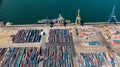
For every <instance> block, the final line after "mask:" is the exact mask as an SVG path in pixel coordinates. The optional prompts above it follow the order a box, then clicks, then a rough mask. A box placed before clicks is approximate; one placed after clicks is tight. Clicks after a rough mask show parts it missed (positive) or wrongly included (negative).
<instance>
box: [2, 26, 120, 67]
mask: <svg viewBox="0 0 120 67" xmlns="http://www.w3.org/2000/svg"><path fill="white" fill-rule="evenodd" d="M111 31H116V32H113V33H112V32H111ZM119 31H120V30H119V24H118V25H117V26H115V25H110V26H109V25H107V24H105V25H101V24H96V25H94V24H88V25H87V24H86V25H85V26H83V27H82V26H75V25H74V24H71V25H67V26H66V27H64V26H54V27H52V28H51V27H48V26H45V25H44V26H43V27H42V26H40V25H35V26H34V25H28V26H22V25H19V26H14V25H13V26H12V25H11V26H1V27H0V67H8V66H9V67H119V66H120V64H119V62H120V52H119V51H120V50H117V49H119V48H120V46H118V45H119ZM107 33H110V34H109V36H108V34H107ZM114 40H115V41H118V43H117V45H114V47H113V46H111V45H113V44H112V41H114Z"/></svg>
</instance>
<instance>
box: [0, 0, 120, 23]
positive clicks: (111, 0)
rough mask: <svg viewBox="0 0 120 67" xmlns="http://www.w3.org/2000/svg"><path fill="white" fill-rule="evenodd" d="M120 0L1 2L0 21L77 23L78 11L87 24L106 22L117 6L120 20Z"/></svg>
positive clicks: (14, 0)
mask: <svg viewBox="0 0 120 67" xmlns="http://www.w3.org/2000/svg"><path fill="white" fill-rule="evenodd" d="M119 3H120V0H76V1H75V0H34V1H33V0H0V21H5V22H7V21H10V22H12V23H13V24H33V23H37V21H38V20H40V19H45V18H46V17H48V18H49V19H54V18H58V15H59V13H61V14H62V16H63V17H64V18H65V19H69V20H71V21H72V22H75V18H76V16H77V10H78V9H80V16H81V18H82V19H84V20H85V22H106V21H107V20H108V18H109V16H110V13H111V11H112V7H113V5H114V4H115V5H116V9H115V13H116V16H117V19H118V21H119V19H120V7H119V6H120V5H119Z"/></svg>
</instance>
